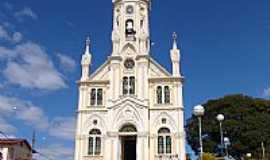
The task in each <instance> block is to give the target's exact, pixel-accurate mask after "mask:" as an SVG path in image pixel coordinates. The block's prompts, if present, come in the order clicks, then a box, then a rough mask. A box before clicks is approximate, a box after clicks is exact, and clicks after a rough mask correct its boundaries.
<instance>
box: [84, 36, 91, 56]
mask: <svg viewBox="0 0 270 160" xmlns="http://www.w3.org/2000/svg"><path fill="white" fill-rule="evenodd" d="M90 43H91V41H90V37H89V36H87V38H86V41H85V54H90Z"/></svg>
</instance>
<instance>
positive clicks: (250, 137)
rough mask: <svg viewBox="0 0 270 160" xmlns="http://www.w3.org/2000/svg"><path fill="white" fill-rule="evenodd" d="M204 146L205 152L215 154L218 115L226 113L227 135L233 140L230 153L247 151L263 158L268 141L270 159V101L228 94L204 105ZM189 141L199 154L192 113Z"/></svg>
mask: <svg viewBox="0 0 270 160" xmlns="http://www.w3.org/2000/svg"><path fill="white" fill-rule="evenodd" d="M203 106H204V107H205V115H204V116H203V117H202V126H203V135H204V139H203V145H204V151H205V152H211V153H214V152H215V151H216V147H217V145H218V144H219V143H220V132H219V124H218V121H217V120H216V116H217V115H218V114H220V113H222V114H224V116H225V120H224V122H223V130H224V136H226V137H229V138H230V140H231V147H230V149H229V152H230V154H231V155H233V156H234V157H240V156H242V155H244V154H246V153H249V152H250V153H252V155H253V156H254V157H255V158H257V159H260V158H261V155H262V150H261V142H264V144H265V151H266V159H270V153H269V152H270V101H269V100H264V99H258V98H252V97H248V96H245V95H242V94H238V95H229V96H225V97H223V98H220V99H217V100H209V101H208V102H207V103H205V104H203ZM186 132H187V141H188V143H189V144H190V145H191V147H192V149H193V150H194V151H195V152H196V153H198V151H199V150H198V149H199V141H198V121H197V118H196V117H195V116H192V117H191V118H190V119H189V120H188V122H187V125H186Z"/></svg>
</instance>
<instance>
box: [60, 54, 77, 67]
mask: <svg viewBox="0 0 270 160" xmlns="http://www.w3.org/2000/svg"><path fill="white" fill-rule="evenodd" d="M57 56H58V58H59V61H60V65H61V67H62V68H63V69H64V70H66V71H73V70H74V69H75V67H76V62H75V60H73V59H72V58H71V57H69V56H66V55H64V54H61V53H58V54H57Z"/></svg>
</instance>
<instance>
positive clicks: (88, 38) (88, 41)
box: [85, 36, 91, 46]
mask: <svg viewBox="0 0 270 160" xmlns="http://www.w3.org/2000/svg"><path fill="white" fill-rule="evenodd" d="M90 42H91V41H90V37H89V36H87V37H86V41H85V44H86V46H90Z"/></svg>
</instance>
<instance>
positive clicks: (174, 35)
mask: <svg viewBox="0 0 270 160" xmlns="http://www.w3.org/2000/svg"><path fill="white" fill-rule="evenodd" d="M177 37H178V36H177V33H176V32H173V34H172V38H173V49H177Z"/></svg>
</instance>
